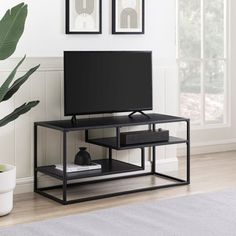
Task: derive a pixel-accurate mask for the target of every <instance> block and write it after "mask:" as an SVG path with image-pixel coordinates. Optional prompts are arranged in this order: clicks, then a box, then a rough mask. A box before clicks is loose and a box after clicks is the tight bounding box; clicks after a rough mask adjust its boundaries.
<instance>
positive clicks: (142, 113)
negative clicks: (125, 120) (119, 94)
mask: <svg viewBox="0 0 236 236" xmlns="http://www.w3.org/2000/svg"><path fill="white" fill-rule="evenodd" d="M135 113H140V114H141V115H143V116H146V117H147V118H148V119H150V116H149V115H147V114H145V113H144V112H143V111H134V112H132V113H131V114H129V118H133V117H132V116H133V115H134V114H135Z"/></svg>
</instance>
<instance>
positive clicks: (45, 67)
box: [0, 57, 63, 72]
mask: <svg viewBox="0 0 236 236" xmlns="http://www.w3.org/2000/svg"><path fill="white" fill-rule="evenodd" d="M21 59H22V58H20V57H19V58H9V59H7V60H5V61H2V62H1V63H0V71H1V72H10V71H11V70H13V68H14V67H15V66H16V64H17V63H18V62H19V61H20V60H21ZM38 64H40V67H39V69H38V71H42V72H43V71H63V58H62V57H29V58H26V59H25V61H24V63H23V64H22V65H21V66H20V67H19V69H18V72H25V71H27V70H28V69H29V68H31V67H34V66H35V65H38Z"/></svg>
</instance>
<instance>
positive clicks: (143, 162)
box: [141, 148, 145, 170]
mask: <svg viewBox="0 0 236 236" xmlns="http://www.w3.org/2000/svg"><path fill="white" fill-rule="evenodd" d="M141 166H142V169H143V170H145V149H144V148H141Z"/></svg>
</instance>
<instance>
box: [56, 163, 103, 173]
mask: <svg viewBox="0 0 236 236" xmlns="http://www.w3.org/2000/svg"><path fill="white" fill-rule="evenodd" d="M55 168H56V169H57V170H61V171H63V165H62V164H57V165H55ZM66 169H67V170H66V172H67V173H71V172H78V171H88V170H101V169H102V166H101V165H99V164H97V163H94V162H92V163H91V165H89V166H80V165H75V164H67V167H66Z"/></svg>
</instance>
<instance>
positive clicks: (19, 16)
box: [0, 3, 28, 60]
mask: <svg viewBox="0 0 236 236" xmlns="http://www.w3.org/2000/svg"><path fill="white" fill-rule="evenodd" d="M27 14H28V9H27V5H25V4H24V3H20V4H18V5H17V6H15V7H13V8H12V9H9V10H8V11H7V12H6V14H5V15H4V17H3V18H2V19H1V21H0V60H5V59H7V58H8V57H10V56H11V55H12V54H13V53H14V52H15V50H16V46H17V44H18V42H19V39H20V38H21V36H22V34H23V32H24V28H25V21H26V17H27Z"/></svg>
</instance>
